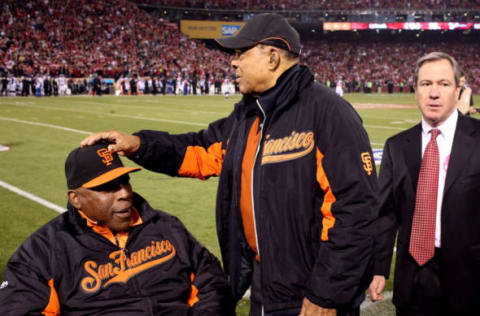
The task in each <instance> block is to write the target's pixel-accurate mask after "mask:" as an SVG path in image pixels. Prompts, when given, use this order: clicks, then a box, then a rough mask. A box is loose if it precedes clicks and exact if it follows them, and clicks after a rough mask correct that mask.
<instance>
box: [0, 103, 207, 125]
mask: <svg viewBox="0 0 480 316" xmlns="http://www.w3.org/2000/svg"><path fill="white" fill-rule="evenodd" d="M0 104H12V105H15V106H23V107H29V108H35V109H39V110H56V111H66V112H74V113H81V114H87V115H97V116H114V117H121V118H128V119H136V120H145V121H155V122H165V123H178V124H183V125H193V126H201V127H206V126H207V125H208V123H198V122H187V121H179V120H167V119H159V118H151V117H144V116H133V115H123V114H112V113H98V112H92V111H80V110H72V109H64V108H57V107H52V106H43V105H41V106H40V105H27V104H18V103H13V102H2V103H0Z"/></svg>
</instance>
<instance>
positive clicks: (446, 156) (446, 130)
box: [422, 110, 458, 248]
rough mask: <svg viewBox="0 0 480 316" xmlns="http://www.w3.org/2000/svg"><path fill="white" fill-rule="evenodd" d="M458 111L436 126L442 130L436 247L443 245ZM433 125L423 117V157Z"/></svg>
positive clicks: (439, 136)
mask: <svg viewBox="0 0 480 316" xmlns="http://www.w3.org/2000/svg"><path fill="white" fill-rule="evenodd" d="M457 121H458V111H457V110H455V111H453V113H452V114H451V115H450V116H449V117H448V118H447V119H446V120H445V121H444V122H443V123H442V124H441V125H440V126H437V127H435V128H437V129H439V130H440V134H439V135H438V136H437V145H438V151H439V154H440V168H439V171H440V173H439V175H438V194H437V217H436V223H435V247H437V248H440V247H441V237H440V236H441V231H442V227H441V219H442V201H443V190H444V188H445V179H446V178H447V170H448V162H449V160H450V153H451V152H452V144H453V137H454V136H455V129H456V127H457ZM432 129H433V127H432V126H430V125H429V124H428V123H427V122H426V121H425V120H424V119H423V118H422V157H423V154H424V153H425V148H426V147H427V144H428V142H429V141H430V138H431V136H432V135H431V133H430V130H432Z"/></svg>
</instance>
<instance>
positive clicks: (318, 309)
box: [82, 14, 377, 316]
mask: <svg viewBox="0 0 480 316" xmlns="http://www.w3.org/2000/svg"><path fill="white" fill-rule="evenodd" d="M217 41H218V43H219V44H220V45H222V46H223V47H224V48H226V49H229V50H233V51H234V57H233V59H232V66H233V67H234V68H235V69H236V82H237V83H238V86H239V90H240V92H241V93H242V94H243V98H242V100H241V101H240V102H239V103H238V104H236V106H235V109H234V110H233V112H232V113H231V114H230V115H229V116H228V117H227V118H224V119H220V120H218V121H216V122H213V123H211V124H210V125H209V127H208V128H207V129H205V130H202V131H200V132H197V133H189V134H183V135H170V134H168V133H165V132H158V131H149V130H144V131H140V132H138V133H135V134H133V135H128V134H124V133H121V132H118V131H109V132H101V133H97V134H94V135H91V136H89V137H87V138H86V139H85V140H84V141H83V142H82V145H83V146H87V145H91V144H94V143H96V142H97V141H99V140H102V139H104V140H107V141H109V142H110V143H111V145H110V146H109V148H110V149H111V150H112V151H115V152H122V153H124V154H125V155H127V156H128V157H129V158H130V159H132V160H134V161H135V162H137V163H138V164H140V165H142V166H145V167H146V168H148V169H150V170H153V171H157V172H162V173H166V174H169V175H171V176H181V177H196V178H200V179H206V178H208V177H210V176H219V177H220V180H219V187H218V195H217V232H218V238H219V242H220V247H221V251H222V257H223V262H224V268H225V271H226V273H227V275H228V280H229V282H230V285H231V290H232V292H233V294H234V297H235V299H237V300H239V299H240V298H241V297H242V295H243V294H244V292H245V291H246V290H247V288H248V287H249V286H250V285H251V286H252V295H251V315H299V314H300V315H305V316H307V315H358V314H359V311H358V308H357V307H358V306H359V304H360V303H361V300H362V299H363V296H362V295H363V292H364V290H365V289H366V287H367V286H368V283H369V282H370V279H371V275H370V270H371V258H372V249H373V232H372V228H371V227H372V226H371V223H372V221H373V220H374V214H375V204H376V202H377V198H376V188H377V182H376V176H375V167H374V165H373V161H372V155H371V148H370V144H369V140H368V136H367V134H366V132H365V130H364V129H363V127H362V123H361V120H360V117H359V116H358V115H357V113H356V112H355V110H354V109H353V108H352V106H351V105H350V104H349V103H348V102H346V101H345V100H343V99H342V98H340V97H338V96H337V95H336V94H335V93H334V92H333V91H330V89H327V88H326V87H324V86H322V85H319V84H316V83H314V81H313V75H312V73H311V72H310V70H309V69H308V68H306V67H304V66H300V65H299V54H300V46H301V44H300V37H299V35H298V33H297V31H296V30H295V29H294V28H293V27H292V26H291V25H290V24H289V23H288V22H287V20H286V19H285V18H283V17H282V16H279V15H276V14H261V15H257V16H255V17H253V18H252V19H250V20H249V21H248V22H247V24H246V25H245V26H244V27H243V28H242V29H241V30H240V31H239V32H238V34H237V35H236V36H235V37H231V38H222V39H218V40H217Z"/></svg>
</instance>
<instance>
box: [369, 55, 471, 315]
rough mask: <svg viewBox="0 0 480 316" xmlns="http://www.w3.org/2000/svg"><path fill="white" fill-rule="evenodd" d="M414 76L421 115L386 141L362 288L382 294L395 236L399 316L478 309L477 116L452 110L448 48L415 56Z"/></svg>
mask: <svg viewBox="0 0 480 316" xmlns="http://www.w3.org/2000/svg"><path fill="white" fill-rule="evenodd" d="M414 82H415V99H416V101H417V104H418V108H419V110H420V112H421V114H422V120H421V123H420V124H417V125H415V126H414V127H412V128H410V129H408V130H406V131H404V132H401V133H400V134H397V135H395V136H392V137H391V138H389V139H388V140H387V141H386V144H385V149H384V151H383V158H382V164H381V169H380V177H379V183H380V208H379V219H378V224H377V237H376V239H375V268H374V273H375V276H374V279H373V281H372V283H371V285H370V288H369V291H368V293H369V296H370V299H371V300H372V301H378V300H381V299H382V298H383V296H382V294H381V293H382V291H383V289H384V287H385V279H386V278H388V276H389V274H390V265H391V261H392V256H393V250H394V244H395V240H397V243H396V262H395V279H394V284H393V303H394V304H395V306H396V312H397V315H398V316H447V315H448V316H467V315H469V316H472V315H478V314H479V307H478V304H479V302H480V274H479V272H480V265H479V262H480V229H479V227H480V209H479V206H478V194H479V192H480V180H479V177H478V175H479V174H480V121H478V120H475V119H472V118H470V117H467V116H464V115H462V114H460V113H459V112H458V111H457V106H456V105H457V100H458V94H459V91H460V70H459V66H458V64H457V62H456V61H455V59H454V58H453V57H451V56H450V55H447V54H445V53H442V52H433V53H430V54H428V55H425V56H423V57H421V58H420V59H418V61H417V64H416V69H415V78H414ZM397 233H398V236H397Z"/></svg>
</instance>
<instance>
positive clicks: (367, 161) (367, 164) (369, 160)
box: [360, 152, 373, 176]
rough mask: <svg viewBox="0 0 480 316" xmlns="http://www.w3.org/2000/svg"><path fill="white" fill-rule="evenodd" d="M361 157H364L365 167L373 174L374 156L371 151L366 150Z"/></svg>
mask: <svg viewBox="0 0 480 316" xmlns="http://www.w3.org/2000/svg"><path fill="white" fill-rule="evenodd" d="M360 157H361V158H362V163H363V169H364V170H365V171H366V172H367V174H368V175H369V176H371V175H372V172H373V164H372V156H371V155H370V153H369V152H364V153H362V154H361V155H360Z"/></svg>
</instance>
